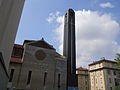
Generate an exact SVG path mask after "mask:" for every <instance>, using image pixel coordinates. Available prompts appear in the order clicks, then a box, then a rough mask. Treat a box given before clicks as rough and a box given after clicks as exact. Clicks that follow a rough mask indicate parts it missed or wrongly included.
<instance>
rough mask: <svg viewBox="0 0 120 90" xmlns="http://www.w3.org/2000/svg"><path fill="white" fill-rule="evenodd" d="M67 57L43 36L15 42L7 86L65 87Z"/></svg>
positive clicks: (24, 89)
mask: <svg viewBox="0 0 120 90" xmlns="http://www.w3.org/2000/svg"><path fill="white" fill-rule="evenodd" d="M66 64H67V62H66V58H65V57H64V56H62V55H60V54H59V53H57V52H56V49H55V48H54V47H53V46H52V45H50V44H49V43H47V42H46V41H45V40H44V39H43V38H42V39H41V40H38V41H34V40H25V41H24V43H23V45H18V44H14V47H13V51H12V56H11V59H10V67H9V75H10V77H9V83H8V89H14V90H66V73H67V69H66Z"/></svg>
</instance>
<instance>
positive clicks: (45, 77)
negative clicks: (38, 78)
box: [43, 72, 47, 86]
mask: <svg viewBox="0 0 120 90" xmlns="http://www.w3.org/2000/svg"><path fill="white" fill-rule="evenodd" d="M46 80H47V72H45V73H44V83H43V85H44V86H45V85H46Z"/></svg>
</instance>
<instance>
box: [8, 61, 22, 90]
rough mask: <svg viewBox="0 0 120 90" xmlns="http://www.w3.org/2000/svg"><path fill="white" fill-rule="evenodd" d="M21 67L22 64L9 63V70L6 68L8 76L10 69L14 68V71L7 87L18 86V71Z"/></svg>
mask: <svg viewBox="0 0 120 90" xmlns="http://www.w3.org/2000/svg"><path fill="white" fill-rule="evenodd" d="M21 67H22V64H21V63H12V62H11V63H10V67H9V70H8V73H9V76H10V73H11V70H12V69H14V73H13V78H12V81H11V82H10V81H9V83H8V86H7V87H8V88H15V87H17V86H18V82H19V79H20V78H19V77H20V72H21Z"/></svg>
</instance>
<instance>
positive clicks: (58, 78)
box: [58, 74, 60, 89]
mask: <svg viewBox="0 0 120 90" xmlns="http://www.w3.org/2000/svg"><path fill="white" fill-rule="evenodd" d="M58 88H59V89H60V74H58Z"/></svg>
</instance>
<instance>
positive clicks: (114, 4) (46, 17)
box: [15, 0, 120, 67]
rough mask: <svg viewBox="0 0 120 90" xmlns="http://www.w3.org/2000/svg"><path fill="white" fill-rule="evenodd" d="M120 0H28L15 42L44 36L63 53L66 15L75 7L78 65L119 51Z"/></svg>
mask: <svg viewBox="0 0 120 90" xmlns="http://www.w3.org/2000/svg"><path fill="white" fill-rule="evenodd" d="M119 3H120V0H26V1H25V5H24V9H23V13H22V16H21V20H20V25H19V28H18V32H17V36H16V40H15V43H16V44H22V43H23V41H24V40H40V39H41V38H42V37H43V38H44V39H45V40H46V41H47V42H48V43H49V44H51V45H53V46H54V47H55V48H56V50H57V52H59V53H61V54H62V51H63V49H62V46H63V30H64V14H65V13H66V11H67V10H68V9H69V8H72V9H73V10H75V18H76V21H75V23H76V52H77V55H76V56H77V63H76V65H77V67H81V66H82V67H87V66H88V64H90V63H92V62H93V61H97V60H100V59H101V58H103V57H105V58H106V59H110V60H113V59H114V58H115V54H116V53H120V39H119V38H120V12H119V10H120V7H119Z"/></svg>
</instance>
